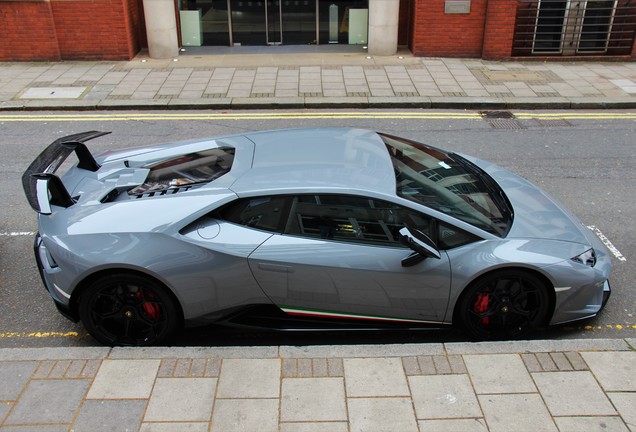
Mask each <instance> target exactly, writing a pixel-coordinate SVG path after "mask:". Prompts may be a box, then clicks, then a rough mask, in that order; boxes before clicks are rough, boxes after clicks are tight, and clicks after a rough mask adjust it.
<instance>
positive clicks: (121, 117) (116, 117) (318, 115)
mask: <svg viewBox="0 0 636 432" xmlns="http://www.w3.org/2000/svg"><path fill="white" fill-rule="evenodd" d="M265 119H268V120H275V119H285V120H288V119H475V120H477V119H481V115H479V114H478V113H435V112H421V113H418V112H363V111H359V112H358V111H342V112H339V111H336V112H307V113H304V112H300V111H294V112H268V113H244V112H239V113H188V114H186V113H169V112H161V113H159V112H155V113H127V114H121V113H109V114H104V113H101V114H89V113H75V114H46V115H41V114H37V113H34V114H16V115H0V122H2V121H4V122H52V121H128V120H265Z"/></svg>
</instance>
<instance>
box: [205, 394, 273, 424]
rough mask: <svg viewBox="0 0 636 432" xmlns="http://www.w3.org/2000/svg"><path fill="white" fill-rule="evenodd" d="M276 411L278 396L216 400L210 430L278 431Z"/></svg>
mask: <svg viewBox="0 0 636 432" xmlns="http://www.w3.org/2000/svg"><path fill="white" fill-rule="evenodd" d="M278 413H279V400H278V398H276V399H226V400H222V399H221V400H217V401H216V402H215V404H214V413H213V414H212V423H211V427H210V432H226V431H232V430H238V431H259V432H278Z"/></svg>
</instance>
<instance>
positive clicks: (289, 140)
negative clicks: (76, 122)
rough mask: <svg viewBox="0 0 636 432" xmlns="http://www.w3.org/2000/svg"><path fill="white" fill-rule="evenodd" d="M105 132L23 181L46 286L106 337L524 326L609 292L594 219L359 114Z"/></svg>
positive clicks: (51, 150) (519, 330)
mask: <svg viewBox="0 0 636 432" xmlns="http://www.w3.org/2000/svg"><path fill="white" fill-rule="evenodd" d="M102 135H105V133H104V132H94V131H93V132H84V133H78V134H76V135H71V136H67V137H64V138H60V139H58V140H56V141H55V142H53V143H52V144H51V145H50V146H49V147H47V148H46V149H45V150H44V151H43V152H42V153H41V154H40V155H39V156H38V157H37V158H36V159H35V161H34V162H33V163H32V164H31V166H30V167H29V168H28V169H27V171H26V172H25V173H24V175H23V178H22V180H23V185H24V190H25V193H26V196H27V198H28V201H29V203H30V205H31V207H33V209H35V210H36V211H37V212H38V213H39V215H38V220H39V231H38V234H37V236H36V238H35V245H34V248H35V258H36V261H37V264H38V267H39V270H40V274H41V276H42V280H43V282H44V285H45V286H46V289H47V290H48V292H49V293H50V295H51V297H52V298H53V300H54V302H55V304H56V306H57V307H58V309H59V310H60V312H61V313H62V314H63V315H64V316H66V317H68V318H70V319H72V320H73V321H75V322H77V321H79V320H81V321H82V322H83V324H84V326H85V327H86V329H87V330H88V332H89V333H90V334H91V335H92V336H93V337H95V338H96V339H97V340H98V341H100V342H101V343H103V344H107V345H150V344H158V343H161V342H165V341H166V340H167V339H168V338H169V337H170V336H172V335H174V333H175V331H176V330H177V329H178V328H179V327H180V326H182V325H183V324H184V323H197V322H198V323H206V322H207V323H210V322H215V323H221V324H226V325H236V326H251V327H258V328H270V329H277V330H298V329H301V330H302V329H307V330H310V329H311V330H323V329H324V330H343V329H386V328H406V329H416V328H422V327H426V326H431V325H434V326H443V325H450V324H455V325H459V326H461V328H463V329H465V331H466V332H467V333H468V335H470V336H471V337H472V338H474V339H479V340H489V339H513V338H521V337H524V336H526V335H527V334H528V333H529V332H531V331H532V330H533V329H536V328H537V327H543V326H547V325H551V324H558V323H565V322H570V321H574V320H579V319H584V318H588V317H592V316H594V315H596V314H597V313H598V312H599V311H600V310H601V309H602V308H603V306H604V305H605V302H606V301H607V299H608V298H609V295H610V286H609V282H608V278H609V275H610V272H611V263H610V257H609V255H608V252H607V251H606V249H605V247H604V246H603V245H602V243H601V242H600V241H599V240H598V239H597V237H596V236H595V235H594V234H593V232H591V231H590V230H589V229H587V228H586V227H585V226H584V225H583V224H582V223H581V222H580V221H579V220H578V219H577V218H576V217H575V216H573V215H572V214H571V213H570V212H569V211H568V210H567V209H565V208H564V207H563V206H562V205H561V204H560V203H559V202H557V201H556V200H555V199H554V198H552V197H550V196H549V195H548V194H546V193H545V192H543V191H541V190H540V189H539V188H537V187H536V186H534V185H533V184H531V183H530V182H528V181H527V180H524V179H523V178H521V177H519V176H517V175H515V174H512V173H511V172H509V171H506V170H505V169H502V168H500V167H498V166H496V165H494V164H491V163H488V162H485V161H483V160H479V159H476V158H473V157H470V156H467V155H460V154H457V153H451V152H447V151H444V150H441V149H438V148H435V147H431V146H429V145H424V144H421V143H418V142H414V141H411V140H408V139H404V138H399V137H396V136H392V135H388V134H384V133H378V132H372V131H367V130H360V129H343V128H316V129H289V130H278V131H263V132H254V133H245V134H240V135H232V136H223V137H218V138H209V139H199V140H191V141H184V142H178V143H173V144H164V145H157V146H151V147H143V148H133V149H126V150H120V151H111V152H106V153H103V154H100V155H98V156H93V155H92V153H91V152H90V151H89V149H88V147H87V145H86V142H87V141H89V140H91V139H93V138H97V137H99V136H102ZM71 153H75V155H76V158H77V163H76V164H74V165H72V166H71V168H69V169H68V170H66V167H67V166H70V165H71V164H65V165H64V169H62V170H60V171H65V170H66V172H65V173H64V174H63V175H61V176H58V175H57V173H56V171H58V169H59V168H60V167H61V165H62V164H63V162H64V161H65V159H66V158H67V157H68V156H69V155H70V154H71Z"/></svg>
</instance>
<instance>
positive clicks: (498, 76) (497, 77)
mask: <svg viewBox="0 0 636 432" xmlns="http://www.w3.org/2000/svg"><path fill="white" fill-rule="evenodd" d="M482 73H483V74H484V76H485V77H486V78H488V79H489V80H490V81H545V77H544V76H543V75H541V74H540V73H539V72H534V71H524V70H514V71H511V70H508V71H482Z"/></svg>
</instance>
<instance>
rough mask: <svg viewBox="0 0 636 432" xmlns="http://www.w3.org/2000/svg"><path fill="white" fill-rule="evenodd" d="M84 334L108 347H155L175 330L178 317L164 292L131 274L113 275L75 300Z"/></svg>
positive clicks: (151, 283)
mask: <svg viewBox="0 0 636 432" xmlns="http://www.w3.org/2000/svg"><path fill="white" fill-rule="evenodd" d="M79 314H80V318H81V320H82V322H83V323H84V326H85V327H86V329H87V330H88V332H89V333H90V334H91V335H92V336H93V337H94V338H95V339H97V340H98V341H100V342H101V343H103V344H105V345H110V346H147V345H155V344H157V343H159V342H161V341H163V340H165V339H166V338H168V337H170V336H171V335H172V334H173V333H174V332H175V330H176V329H177V326H178V323H179V314H178V312H177V307H176V306H175V302H174V301H173V300H172V298H171V297H170V296H169V295H168V294H167V292H166V290H165V288H163V287H162V286H160V285H159V284H157V283H156V282H154V281H152V280H150V279H147V278H144V277H142V276H138V275H134V274H125V273H122V274H113V275H110V276H106V277H103V278H101V279H99V280H97V281H96V282H94V283H93V284H92V285H90V286H89V287H88V288H87V289H86V290H85V291H84V292H83V293H82V294H81V297H80V300H79Z"/></svg>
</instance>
